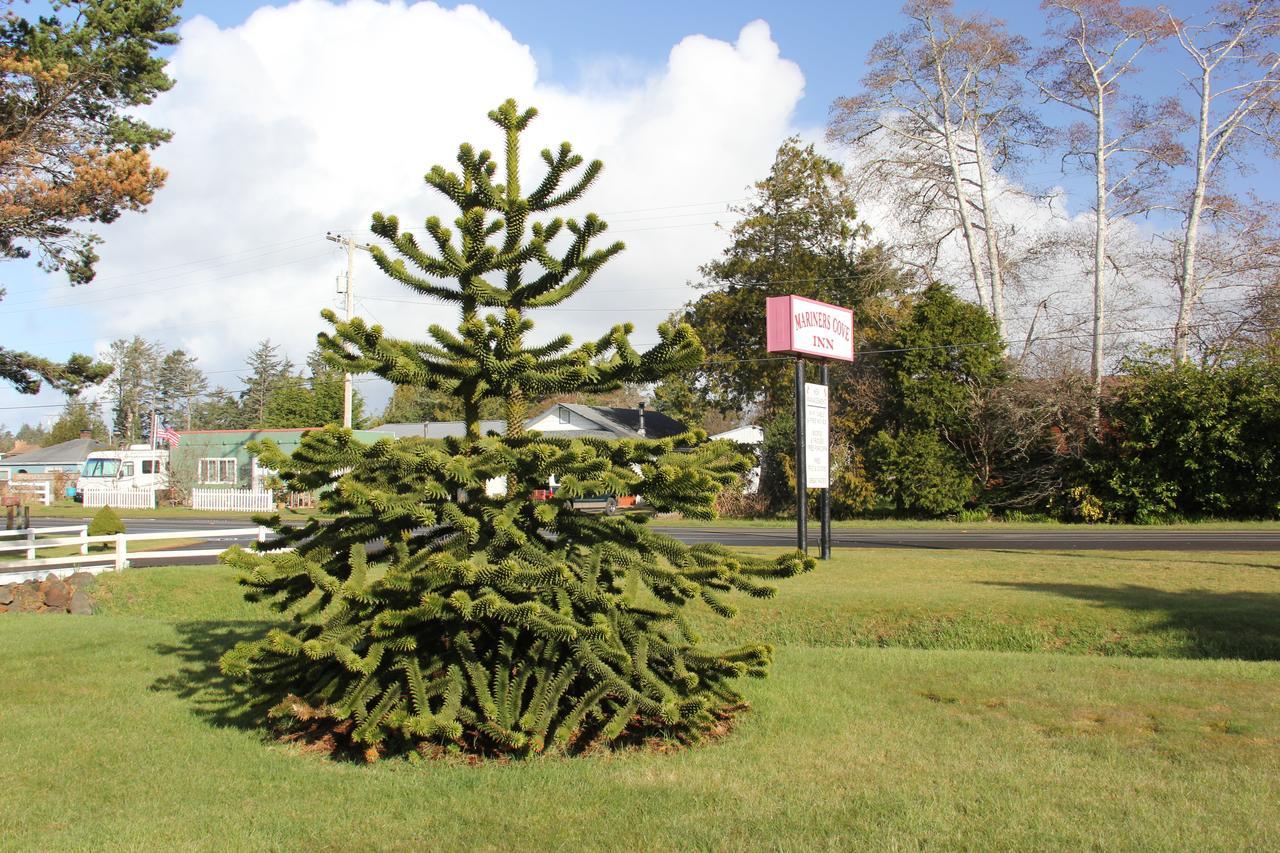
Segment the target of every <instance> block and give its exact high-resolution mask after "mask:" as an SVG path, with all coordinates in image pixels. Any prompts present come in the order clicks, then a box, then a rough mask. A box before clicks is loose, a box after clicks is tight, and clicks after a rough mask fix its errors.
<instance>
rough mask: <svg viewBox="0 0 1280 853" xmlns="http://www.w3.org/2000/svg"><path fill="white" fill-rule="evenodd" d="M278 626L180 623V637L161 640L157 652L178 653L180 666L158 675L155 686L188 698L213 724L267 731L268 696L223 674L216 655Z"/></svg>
mask: <svg viewBox="0 0 1280 853" xmlns="http://www.w3.org/2000/svg"><path fill="white" fill-rule="evenodd" d="M275 626H276V623H274V622H234V621H197V622H179V623H177V624H176V625H175V626H174V629H175V630H176V631H177V633H178V642H177V643H175V644H169V643H160V644H157V645H156V646H155V647H154V651H155V652H157V653H158V654H161V655H164V656H166V657H176V658H177V659H178V661H179V662H180V663H179V668H178V671H177V672H175V673H173V674H171V675H165V676H162V677H160V678H158V679H156V681H155V682H154V683H152V685H151V689H152V690H154V691H157V692H160V693H172V694H174V695H175V696H177V697H179V698H180V699H183V700H186V702H187V704H188V705H190V706H191V708H192V710H193V711H194V712H195V714H196V715H197V716H199V717H200V718H202V719H204V720H207V721H208V722H210V723H212V724H214V725H217V726H227V727H231V728H238V729H246V730H260V731H263V732H265V731H266V729H267V725H266V720H267V709H268V708H269V707H270V705H271V702H270V700H269V699H268V698H266V697H264V696H263V695H262V693H261V691H256V690H252V689H251V688H250V686H249V685H248V684H246V683H245V682H243V681H241V680H239V679H235V678H232V677H230V676H228V675H224V674H223V672H222V670H221V669H220V668H219V667H218V660H219V659H220V658H221V657H222V655H223V654H224V653H225V652H227V651H229V650H230V649H231V648H232V647H233V646H234V645H235V644H236V643H239V642H241V641H242V640H256V639H259V638H260V637H262V636H263V635H264V634H265V633H266V632H267V630H268V629H270V628H272V627H275Z"/></svg>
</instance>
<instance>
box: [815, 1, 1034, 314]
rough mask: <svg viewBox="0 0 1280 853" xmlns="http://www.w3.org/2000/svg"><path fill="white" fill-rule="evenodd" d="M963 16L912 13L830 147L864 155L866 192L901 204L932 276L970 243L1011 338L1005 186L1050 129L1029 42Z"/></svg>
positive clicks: (875, 57)
mask: <svg viewBox="0 0 1280 853" xmlns="http://www.w3.org/2000/svg"><path fill="white" fill-rule="evenodd" d="M951 9H952V3H951V0H911V2H908V3H907V4H906V6H904V7H903V13H904V14H905V15H906V16H907V17H908V18H910V19H911V21H912V23H911V25H910V26H909V27H908V28H907V29H905V30H903V31H901V32H898V33H894V34H891V35H888V36H886V37H884V38H882V39H881V40H880V41H878V42H877V43H876V44H875V46H874V47H873V48H872V50H871V53H870V55H869V56H868V63H869V64H870V65H871V71H870V72H869V73H868V74H867V75H866V76H865V77H864V78H863V80H862V86H863V92H862V93H860V94H858V95H855V96H852V97H847V98H841V99H839V100H837V101H836V103H835V104H834V105H833V107H832V117H831V123H830V126H829V129H828V136H829V137H830V138H831V139H833V140H835V141H839V142H843V143H845V144H848V145H851V146H853V147H854V148H855V149H856V150H857V151H858V152H859V153H860V154H861V156H862V160H863V163H862V164H861V166H862V168H861V170H860V175H859V177H860V179H861V183H862V186H863V188H864V189H866V190H867V191H868V194H869V195H871V196H872V197H876V198H880V199H888V200H890V202H891V204H892V206H893V208H894V210H893V213H894V214H895V215H896V216H897V217H898V218H899V219H900V220H901V221H902V223H903V224H904V225H906V226H907V227H908V228H909V229H910V230H911V232H912V233H913V240H911V241H909V242H910V244H911V246H912V247H913V248H915V249H916V250H918V252H917V253H918V254H919V255H920V256H921V257H920V258H919V259H918V260H917V264H918V265H919V266H920V267H922V268H923V269H924V270H925V272H926V273H927V274H929V275H931V276H935V275H936V273H935V269H936V267H937V264H938V259H939V255H940V254H941V252H942V247H943V246H944V244H945V243H946V242H947V241H948V240H949V239H950V238H951V237H952V236H953V235H954V234H956V232H957V231H958V232H959V234H960V237H961V239H962V241H963V243H964V248H965V252H966V259H967V265H968V269H969V273H970V276H971V277H972V280H973V286H974V289H975V291H976V293H977V295H978V301H979V302H980V303H981V305H982V306H983V308H985V309H986V310H988V311H989V312H990V313H991V314H992V316H993V318H994V319H995V321H996V324H997V328H998V329H999V331H1000V336H1001V338H1002V339H1003V338H1004V337H1005V334H1006V327H1005V308H1004V301H1005V281H1006V278H1007V274H1008V265H1007V264H1006V259H1005V251H1004V248H1003V246H1002V245H1001V240H1002V237H1004V236H1005V234H1006V229H1005V227H1004V226H1003V225H1002V224H1001V223H1000V221H999V217H998V216H997V215H996V205H997V201H998V198H999V196H1000V195H1002V194H1004V193H1008V192H1011V191H1014V189H1013V185H1012V184H1011V183H1010V182H1008V181H1002V180H1001V175H1002V173H1004V172H1005V171H1006V170H1008V169H1009V168H1010V167H1011V166H1013V165H1014V164H1015V163H1017V162H1018V161H1019V160H1021V159H1022V158H1023V157H1024V156H1025V155H1026V153H1027V151H1028V149H1031V148H1035V147H1038V146H1041V145H1043V144H1044V138H1045V134H1044V127H1043V125H1042V124H1041V123H1040V121H1039V120H1038V119H1037V117H1036V116H1035V115H1034V114H1033V113H1031V112H1030V111H1028V110H1027V109H1025V107H1024V104H1025V98H1024V97H1023V94H1024V93H1023V80H1022V74H1021V71H1020V68H1021V66H1022V65H1023V62H1024V60H1025V57H1026V56H1027V53H1028V50H1029V48H1028V46H1027V43H1026V42H1025V40H1023V39H1021V38H1019V37H1017V36H1013V35H1010V34H1009V33H1008V32H1007V31H1006V30H1005V28H1004V24H1003V22H1001V21H998V20H993V19H991V18H988V17H985V16H982V15H971V16H967V17H962V16H958V15H956V14H954V13H953V12H952V11H951Z"/></svg>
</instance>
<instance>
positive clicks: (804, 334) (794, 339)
mask: <svg viewBox="0 0 1280 853" xmlns="http://www.w3.org/2000/svg"><path fill="white" fill-rule="evenodd" d="M765 326H766V330H767V331H766V338H767V349H768V351H769V352H789V353H794V354H796V355H810V356H817V357H818V358H823V359H837V360H840V361H853V311H852V310H851V309H849V308H841V307H840V306H839V305H829V304H828V303H826V302H818V301H817V300H815V299H806V298H805V297H803V296H770V297H769V298H768V299H767V300H765Z"/></svg>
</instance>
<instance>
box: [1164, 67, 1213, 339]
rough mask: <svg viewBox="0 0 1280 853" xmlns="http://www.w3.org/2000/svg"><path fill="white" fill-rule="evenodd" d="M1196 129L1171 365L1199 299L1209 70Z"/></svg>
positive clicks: (1204, 77) (1203, 80) (1204, 78)
mask: <svg viewBox="0 0 1280 853" xmlns="http://www.w3.org/2000/svg"><path fill="white" fill-rule="evenodd" d="M1200 80H1201V89H1200V127H1199V139H1198V140H1197V142H1196V183H1195V189H1194V190H1193V191H1192V195H1191V209H1190V210H1188V211H1187V230H1186V233H1185V234H1184V235H1183V240H1182V264H1181V269H1180V270H1179V271H1178V279H1179V280H1178V282H1177V285H1178V320H1177V323H1176V324H1175V325H1174V327H1173V363H1174V364H1181V363H1183V362H1185V361H1186V360H1187V340H1188V338H1189V337H1190V335H1191V315H1192V313H1193V312H1194V310H1195V304H1196V300H1197V299H1198V298H1199V296H1200V294H1199V290H1200V287H1199V284H1198V282H1197V281H1196V251H1197V249H1198V244H1199V239H1200V217H1201V216H1202V214H1203V213H1204V195H1205V190H1206V188H1207V185H1208V183H1209V174H1208V171H1209V170H1208V166H1209V162H1208V159H1209V158H1208V151H1209V104H1210V103H1211V98H1210V94H1209V70H1208V69H1207V68H1206V69H1205V70H1204V71H1203V72H1202V73H1201V77H1200Z"/></svg>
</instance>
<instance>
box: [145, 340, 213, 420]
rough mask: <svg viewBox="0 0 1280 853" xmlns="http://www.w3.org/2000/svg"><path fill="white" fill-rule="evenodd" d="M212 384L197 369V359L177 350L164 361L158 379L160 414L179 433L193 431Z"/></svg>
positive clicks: (157, 399)
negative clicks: (180, 431)
mask: <svg viewBox="0 0 1280 853" xmlns="http://www.w3.org/2000/svg"><path fill="white" fill-rule="evenodd" d="M208 390H209V380H208V379H207V378H205V375H204V373H203V372H202V371H201V370H200V368H199V367H197V366H196V359H195V356H192V355H187V353H186V352H185V351H184V350H180V349H176V350H174V351H173V352H171V353H169V354H168V355H166V356H165V357H164V358H163V359H161V361H160V366H159V369H158V373H157V376H156V412H157V414H159V415H160V420H161V421H163V422H164V423H165V424H166V425H167V426H171V427H173V428H175V429H191V428H192V423H193V421H194V416H195V410H196V406H197V405H199V402H200V397H201V396H203V395H204V393H205V392H206V391H208Z"/></svg>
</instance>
